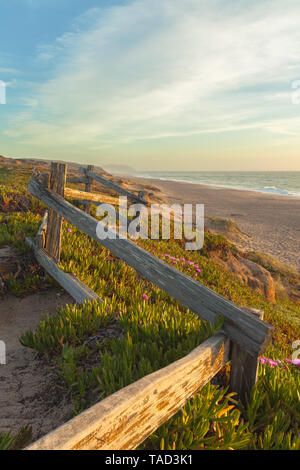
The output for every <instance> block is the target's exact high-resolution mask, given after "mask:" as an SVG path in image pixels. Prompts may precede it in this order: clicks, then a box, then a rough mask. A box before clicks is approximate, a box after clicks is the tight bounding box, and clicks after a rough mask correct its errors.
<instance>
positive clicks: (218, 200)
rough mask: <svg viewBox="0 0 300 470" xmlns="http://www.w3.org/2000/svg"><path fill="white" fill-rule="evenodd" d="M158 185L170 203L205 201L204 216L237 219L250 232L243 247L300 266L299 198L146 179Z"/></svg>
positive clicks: (241, 226) (247, 232)
mask: <svg viewBox="0 0 300 470" xmlns="http://www.w3.org/2000/svg"><path fill="white" fill-rule="evenodd" d="M144 181H145V182H147V183H148V184H149V183H150V182H151V183H152V184H153V185H156V186H157V187H158V188H159V189H160V190H161V191H162V193H163V196H164V197H165V199H166V200H167V201H168V202H169V203H193V204H196V203H198V204H200V203H201V204H204V205H205V216H207V217H224V218H230V219H232V220H234V221H235V222H236V223H237V225H238V227H239V229H240V230H241V231H242V232H244V233H245V234H247V235H248V237H245V238H244V239H243V240H241V241H240V243H239V246H240V248H242V249H244V250H254V251H261V252H264V253H268V254H270V255H273V256H276V258H278V259H279V260H280V261H282V262H283V263H285V264H289V265H294V266H296V267H297V268H298V270H300V198H299V197H294V196H279V195H274V194H265V193H260V192H255V191H243V190H238V189H230V188H220V187H214V186H204V185H200V184H192V183H183V182H174V181H162V180H159V179H148V178H147V179H145V180H144Z"/></svg>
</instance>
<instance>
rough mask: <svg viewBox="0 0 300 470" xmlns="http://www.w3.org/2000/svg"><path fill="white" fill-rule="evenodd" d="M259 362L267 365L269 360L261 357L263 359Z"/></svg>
mask: <svg viewBox="0 0 300 470" xmlns="http://www.w3.org/2000/svg"><path fill="white" fill-rule="evenodd" d="M259 362H260V363H261V364H267V362H268V361H267V359H266V358H265V357H261V358H260V359H259Z"/></svg>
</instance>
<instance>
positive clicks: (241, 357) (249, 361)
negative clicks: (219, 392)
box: [230, 307, 264, 405]
mask: <svg viewBox="0 0 300 470" xmlns="http://www.w3.org/2000/svg"><path fill="white" fill-rule="evenodd" d="M243 309H244V310H245V311H248V312H250V313H251V314H252V315H256V317H258V318H259V319H260V320H263V319H264V312H263V311H262V310H257V309H254V308H246V307H244V308H243ZM230 359H231V365H230V391H231V392H235V393H236V394H237V398H238V399H239V400H240V401H241V402H242V403H243V404H244V405H246V403H247V399H249V398H250V396H251V391H252V388H253V386H254V385H255V384H256V381H257V376H258V354H257V355H255V356H254V357H253V356H250V354H249V353H247V351H244V350H243V349H242V348H241V347H240V346H239V345H238V344H236V343H232V344H231V354H230Z"/></svg>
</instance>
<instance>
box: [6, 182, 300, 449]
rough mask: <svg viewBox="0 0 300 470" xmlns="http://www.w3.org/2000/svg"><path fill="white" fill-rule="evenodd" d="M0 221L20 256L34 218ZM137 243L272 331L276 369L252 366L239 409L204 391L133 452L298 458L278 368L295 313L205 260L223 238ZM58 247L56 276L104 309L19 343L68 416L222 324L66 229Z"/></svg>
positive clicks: (294, 414) (69, 315) (88, 309)
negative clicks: (45, 374)
mask: <svg viewBox="0 0 300 470" xmlns="http://www.w3.org/2000/svg"><path fill="white" fill-rule="evenodd" d="M0 176H1V173H0ZM0 182H1V178H0ZM1 217H2V220H3V216H1ZM5 217H8V218H7V219H6V220H5V223H4V225H5V226H6V227H5V229H3V228H1V227H2V225H3V224H0V236H1V233H2V232H3V233H6V234H7V235H5V237H6V239H7V240H8V239H9V243H12V244H13V245H14V246H17V247H18V248H19V249H21V250H22V249H24V250H25V249H26V248H25V247H24V237H25V234H28V235H30V236H32V235H33V233H34V231H36V230H37V227H38V225H39V222H40V216H39V215H38V214H32V213H30V212H29V213H26V214H11V215H9V216H5ZM68 229H69V230H68ZM1 231H2V232H1ZM3 236H4V235H3ZM138 243H139V244H140V245H141V246H143V247H144V248H145V249H147V250H148V251H150V252H152V253H153V254H155V255H156V256H157V257H159V258H160V259H163V260H164V261H165V262H167V263H170V264H172V265H174V266H175V267H176V268H177V269H179V270H180V271H182V272H184V273H185V274H187V275H190V276H192V277H193V278H194V279H196V280H198V281H200V282H201V283H203V284H204V285H206V286H208V287H210V288H211V289H213V290H214V291H216V292H218V293H219V294H221V295H223V296H225V297H227V298H231V299H232V300H233V302H235V303H236V304H237V305H240V306H250V307H254V308H258V309H262V310H264V312H265V319H266V321H268V322H269V323H271V324H273V325H274V327H275V333H274V341H273V344H272V345H270V346H269V347H268V349H267V351H266V353H265V354H266V355H267V356H268V357H270V358H273V359H281V360H282V365H281V366H278V367H271V366H270V365H267V364H266V365H264V364H261V365H260V369H259V379H258V382H257V385H256V386H255V387H254V389H253V392H252V397H251V400H250V401H249V403H248V405H247V406H245V407H243V406H242V405H241V403H237V402H236V400H235V397H234V396H233V395H232V394H228V390H227V388H226V383H225V384H224V387H221V388H220V387H216V386H213V385H211V384H208V385H207V386H206V387H204V388H203V389H202V390H201V391H200V392H199V393H197V394H196V395H195V396H194V397H193V398H192V399H191V400H190V401H189V402H188V403H187V405H186V406H185V407H184V408H183V409H182V410H181V411H180V412H179V413H177V415H176V416H174V417H173V418H172V419H170V420H169V421H168V422H167V423H165V424H164V425H162V426H161V427H160V428H159V429H158V430H157V431H156V432H155V433H153V434H152V435H151V436H150V437H149V438H148V439H147V440H146V441H145V442H144V443H143V445H142V446H141V448H145V449H164V450H168V449H174V450H175V449H299V448H300V445H299V434H298V433H299V430H298V423H299V422H300V407H299V402H300V400H299V398H300V397H299V385H300V384H299V369H298V368H297V367H296V366H294V365H291V364H287V363H286V362H285V361H284V359H285V358H286V357H287V358H290V357H291V355H292V353H293V352H294V351H293V348H292V342H293V341H295V340H297V339H299V337H300V315H299V314H300V306H299V303H296V302H293V301H291V300H290V299H283V300H279V301H278V302H277V303H275V304H274V303H270V302H268V301H267V300H266V299H265V298H264V297H263V296H262V295H260V294H258V293H257V292H256V291H253V290H252V289H250V288H249V287H247V286H246V285H244V284H242V283H241V282H240V281H238V280H237V279H236V278H235V277H234V275H233V274H231V273H229V272H226V271H225V270H224V269H223V268H222V267H221V266H220V265H218V264H216V263H215V262H214V261H212V260H211V259H210V258H209V257H208V256H207V254H208V252H209V250H210V249H212V247H213V248H215V247H216V246H223V245H224V244H225V245H226V243H227V242H226V240H225V239H224V237H221V236H214V235H206V239H205V246H204V249H203V250H202V251H201V253H199V252H188V253H187V252H186V251H185V250H184V245H183V242H182V241H178V240H176V241H175V240H170V241H167V240H160V241H151V240H143V241H141V240H140V241H139V242H138ZM62 247H63V249H62V259H61V268H62V269H64V270H65V271H71V272H72V273H73V274H75V275H76V276H77V277H78V278H79V279H80V280H81V281H83V282H84V283H85V284H87V285H88V286H89V287H90V288H91V289H93V290H94V291H95V292H96V293H97V294H98V295H99V297H100V298H101V299H103V300H104V302H102V303H96V302H88V303H86V304H85V305H83V306H69V307H66V308H62V309H60V310H59V311H58V312H57V314H56V315H55V316H54V317H52V318H49V317H47V316H46V317H45V318H43V319H42V320H41V322H40V324H39V326H38V327H37V329H36V330H35V331H34V332H33V331H29V332H24V334H23V335H22V337H21V342H22V344H23V345H25V346H27V347H30V348H33V349H35V350H36V351H37V352H39V353H40V354H47V355H48V356H49V357H51V358H52V359H53V358H54V360H55V363H56V368H57V374H58V375H59V377H60V378H61V380H62V381H63V382H64V384H65V387H66V389H67V390H69V391H70V393H71V394H72V397H73V402H74V405H73V411H74V414H76V413H79V412H80V411H82V410H83V409H85V408H86V407H88V406H90V405H91V404H93V403H95V402H97V401H98V400H99V399H102V398H104V397H106V396H108V395H110V394H112V393H114V392H116V391H117V390H119V389H120V388H122V387H124V386H126V385H128V384H130V383H132V382H134V381H136V380H138V379H139V378H141V377H143V376H145V375H147V374H149V373H151V372H154V371H155V370H158V369H160V368H162V367H164V366H166V365H168V364H170V363H171V362H173V361H176V360H177V359H179V358H181V357H183V356H184V355H186V354H187V353H188V352H189V351H191V350H192V349H194V348H195V347H196V346H197V345H198V344H200V343H201V342H202V341H204V340H205V339H206V338H208V337H209V336H211V335H212V334H214V333H215V332H216V331H217V330H218V329H219V328H220V327H221V325H222V321H221V318H219V319H218V321H217V323H216V324H215V325H210V324H208V323H206V322H203V321H200V320H199V318H198V317H197V316H196V315H195V314H193V313H192V312H190V311H189V310H187V309H185V308H183V307H182V306H181V305H179V304H178V303H177V302H176V301H175V300H174V299H172V298H170V297H169V296H168V295H167V294H166V293H165V292H163V291H162V290H160V289H158V288H157V287H155V286H154V285H152V284H150V283H149V282H148V281H147V280H145V279H144V278H142V277H141V276H139V275H138V274H137V273H136V272H135V271H134V270H133V269H132V268H130V267H129V266H128V265H126V264H125V263H123V262H122V261H121V260H119V259H116V258H115V257H114V256H112V255H111V253H109V252H108V251H107V250H105V249H104V248H102V247H101V246H100V245H99V244H97V243H96V242H94V241H93V240H91V239H90V238H89V237H87V236H86V235H85V234H83V233H82V232H80V231H79V230H78V229H77V228H76V227H73V226H71V225H69V224H67V223H65V224H64V230H63V240H62ZM230 249H232V245H230ZM166 255H167V256H166ZM192 263H193V264H192ZM197 266H198V267H197ZM145 295H146V297H145ZM143 296H144V297H143ZM220 313H221V312H220ZM115 320H117V323H118V325H119V327H120V331H121V332H122V334H121V337H120V338H107V339H105V340H104V341H102V342H99V343H98V345H97V348H96V352H95V351H91V349H90V348H89V342H88V339H89V337H90V336H91V335H94V334H97V333H98V332H99V331H102V330H103V329H105V328H106V326H107V325H109V324H110V322H111V321H115ZM91 356H93V360H92V361H91ZM225 372H226V371H224V375H223V379H224V381H225V382H226V373H225Z"/></svg>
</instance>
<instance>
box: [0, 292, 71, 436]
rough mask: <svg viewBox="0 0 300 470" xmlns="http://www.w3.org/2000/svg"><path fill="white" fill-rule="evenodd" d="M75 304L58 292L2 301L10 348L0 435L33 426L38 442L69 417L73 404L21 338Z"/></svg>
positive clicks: (0, 369)
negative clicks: (43, 316)
mask: <svg viewBox="0 0 300 470" xmlns="http://www.w3.org/2000/svg"><path fill="white" fill-rule="evenodd" d="M71 302H72V299H71V297H70V296H69V295H68V294H66V293H65V292H64V291H62V290H60V289H56V288H55V289H50V290H47V291H43V292H38V293H35V294H33V295H29V296H28V297H25V298H23V299H19V298H17V297H14V296H12V295H6V296H5V297H4V298H2V299H0V340H2V341H4V342H5V344H6V364H4V365H0V433H1V432H5V431H10V430H12V431H13V432H18V431H19V430H20V428H21V427H23V426H25V425H30V426H32V429H33V440H35V439H37V438H38V437H40V436H42V435H43V434H46V433H47V432H49V431H50V430H52V429H54V428H55V427H57V426H59V425H60V424H62V423H63V422H65V421H66V419H67V417H68V416H69V413H70V407H71V403H70V401H69V400H68V399H65V398H64V397H63V396H62V394H61V393H58V392H59V390H58V389H57V385H56V384H55V380H52V372H51V369H50V370H49V368H47V367H46V365H47V364H46V362H45V360H41V359H38V358H37V355H36V353H35V352H34V351H32V350H29V349H27V348H24V347H23V346H22V345H21V344H20V342H19V339H18V338H19V337H20V335H21V333H23V332H24V331H26V330H28V329H30V328H31V329H34V328H35V327H36V326H37V325H38V323H39V321H40V319H41V314H42V313H49V314H53V313H55V311H56V308H57V307H61V306H62V305H65V304H66V303H71ZM54 377H55V375H54V373H53V378H54Z"/></svg>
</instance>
